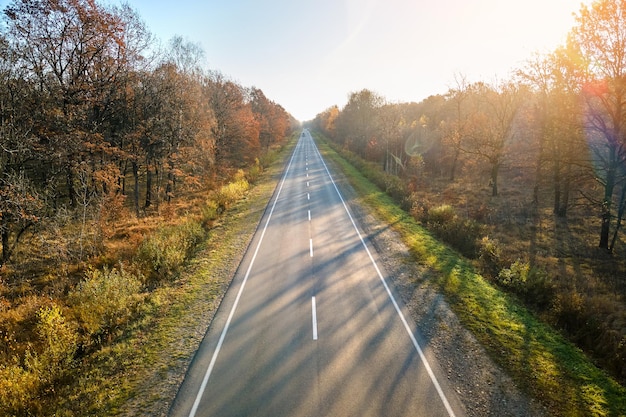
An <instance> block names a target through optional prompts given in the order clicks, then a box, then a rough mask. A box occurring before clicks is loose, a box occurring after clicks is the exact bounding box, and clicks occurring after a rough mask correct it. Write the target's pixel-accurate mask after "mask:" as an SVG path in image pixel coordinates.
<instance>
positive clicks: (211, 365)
mask: <svg viewBox="0 0 626 417" xmlns="http://www.w3.org/2000/svg"><path fill="white" fill-rule="evenodd" d="M300 143H301V142H298V145H297V146H296V149H294V152H293V155H291V159H290V160H289V164H288V165H287V168H286V169H285V174H284V175H283V179H282V181H281V182H280V187H279V188H278V192H277V193H276V198H274V203H273V204H272V208H271V209H270V212H269V214H268V216H267V220H266V222H265V226H264V227H263V232H261V237H260V238H259V243H258V244H257V246H256V249H255V251H254V254H253V255H252V259H251V260H250V265H248V270H247V271H246V275H245V276H244V278H243V281H242V282H241V287H239V291H238V292H237V297H235V302H234V303H233V306H232V308H231V309H230V314H229V315H228V319H227V320H226V324H225V325H224V329H223V330H222V334H221V335H220V338H219V340H218V342H217V346H216V347H215V351H214V352H213V357H212V358H211V363H209V367H208V368H207V370H206V373H205V374H204V379H203V380H202V384H201V385H200V389H199V390H198V394H197V395H196V400H195V401H194V403H193V406H192V407H191V411H190V412H189V417H195V415H196V412H197V411H198V407H199V406H200V400H201V399H202V395H203V394H204V390H205V389H206V386H207V384H208V382H209V377H210V376H211V372H213V368H214V366H215V362H216V361H217V355H218V354H219V353H220V350H221V349H222V345H223V344H224V339H225V338H226V333H227V332H228V328H229V327H230V322H231V321H232V319H233V316H234V315H235V310H236V309H237V305H238V304H239V300H240V298H241V294H242V293H243V288H244V287H245V286H246V282H248V278H249V277H250V271H252V265H254V261H255V260H256V257H257V255H258V253H259V248H260V247H261V243H262V242H263V237H264V236H265V232H266V231H267V226H268V225H269V223H270V220H271V218H272V214H273V213H274V208H276V202H277V201H278V197H279V196H280V193H281V191H282V190H283V185H284V184H285V180H286V179H287V174H288V173H289V170H290V168H291V163H292V162H293V160H294V157H295V155H296V153H298V152H297V151H298V148H300Z"/></svg>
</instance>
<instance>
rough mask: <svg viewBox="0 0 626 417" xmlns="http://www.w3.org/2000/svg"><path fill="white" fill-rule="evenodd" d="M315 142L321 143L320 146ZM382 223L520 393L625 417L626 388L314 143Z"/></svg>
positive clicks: (568, 411)
mask: <svg viewBox="0 0 626 417" xmlns="http://www.w3.org/2000/svg"><path fill="white" fill-rule="evenodd" d="M319 142H320V141H318V143H319ZM319 147H320V151H321V152H322V153H323V154H324V156H325V158H327V159H329V160H332V161H334V162H335V163H336V164H337V165H338V166H339V167H340V168H341V169H342V171H343V172H344V173H345V175H346V176H347V177H348V179H349V181H350V184H351V185H352V186H353V187H354V189H355V190H356V191H357V192H358V194H359V195H360V198H359V199H360V202H361V203H364V204H365V205H366V206H368V207H369V208H370V209H372V210H373V211H374V212H375V213H376V215H377V217H378V218H379V220H380V221H381V222H384V223H387V224H389V225H392V227H393V228H394V229H395V230H396V231H397V232H398V233H399V234H400V236H401V237H402V239H403V240H404V242H405V244H407V246H408V247H409V248H410V250H411V252H412V254H413V256H414V258H415V260H416V262H419V263H420V264H423V265H425V266H427V267H428V268H429V269H430V270H431V271H433V272H434V274H432V275H433V276H434V277H435V278H434V279H435V280H436V284H437V285H438V286H439V288H440V289H441V291H442V292H443V293H444V294H445V295H446V298H447V300H448V302H449V303H450V305H451V306H452V308H453V309H454V311H455V312H456V314H457V315H458V316H459V318H460V319H461V321H462V322H463V324H464V325H465V326H466V327H467V328H468V329H469V330H471V331H472V333H473V334H474V335H475V336H476V337H477V339H478V340H479V341H480V342H481V343H482V344H483V345H484V346H485V348H486V349H487V351H488V352H489V353H490V355H491V356H492V358H493V359H494V360H495V361H496V362H497V363H499V364H500V365H501V366H502V367H503V368H504V369H505V370H506V371H507V372H508V373H509V374H510V375H511V376H512V377H513V378H514V380H515V381H516V382H517V383H518V384H519V386H520V387H521V388H523V389H524V390H525V391H526V392H528V393H530V394H531V395H532V396H534V397H536V398H538V399H539V400H541V401H542V402H543V404H545V405H546V407H548V409H549V410H550V413H551V414H552V415H559V416H626V389H625V388H624V387H623V386H621V385H619V384H618V383H617V382H616V381H615V380H613V379H611V378H610V377H609V376H607V374H606V373H604V372H603V371H601V370H600V369H598V368H597V367H595V366H594V365H593V363H591V362H590V361H589V359H588V358H587V357H586V356H585V355H584V353H583V352H581V351H580V350H579V349H577V348H576V347H575V346H573V345H572V344H571V343H569V342H568V341H567V340H566V339H565V338H563V337H562V336H561V335H560V334H559V333H558V332H556V331H554V330H553V329H552V328H550V327H549V326H547V325H545V324H543V323H542V322H541V321H540V320H539V319H537V318H536V317H535V316H533V314H531V313H530V312H529V311H528V310H526V309H525V308H523V307H522V306H521V305H519V304H518V303H517V302H516V301H515V300H514V299H512V298H510V297H509V296H507V295H506V294H505V293H503V292H501V291H499V290H498V289H496V288H495V287H493V286H492V285H490V284H489V283H488V282H487V281H486V280H485V279H484V278H483V277H482V276H481V275H479V274H478V273H477V272H476V270H475V269H474V267H473V265H472V264H471V263H470V262H469V261H468V260H466V259H465V258H463V257H461V256H460V255H458V254H457V253H456V252H454V251H453V250H451V249H449V248H448V247H447V246H445V245H444V244H443V243H441V242H439V241H437V240H436V239H435V238H434V237H433V236H432V235H431V234H430V233H429V232H428V231H427V230H425V229H424V228H423V227H421V226H420V225H419V224H418V223H417V222H416V221H415V220H414V219H413V218H412V217H411V216H409V215H408V214H407V213H406V212H405V211H403V210H402V209H400V208H399V207H398V206H397V205H396V204H395V203H394V202H393V201H392V199H391V198H390V197H389V196H388V195H387V194H385V193H384V192H382V191H381V190H380V189H379V188H377V187H376V186H375V185H374V184H372V183H371V182H370V181H368V180H367V179H366V178H365V177H364V176H363V175H361V173H360V172H359V171H357V170H356V169H355V168H354V167H353V166H352V165H350V164H349V163H348V162H347V161H346V160H345V159H343V158H342V157H341V156H340V155H338V154H337V153H336V152H334V151H333V150H332V149H331V148H330V147H329V146H327V145H325V144H324V143H323V141H322V143H319Z"/></svg>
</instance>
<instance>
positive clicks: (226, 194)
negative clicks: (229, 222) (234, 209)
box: [215, 169, 250, 209]
mask: <svg viewBox="0 0 626 417" xmlns="http://www.w3.org/2000/svg"><path fill="white" fill-rule="evenodd" d="M249 189H250V183H248V180H247V179H246V174H245V173H244V172H243V170H241V169H240V170H239V171H237V173H236V174H235V177H234V178H233V181H231V182H229V183H228V184H226V185H223V186H222V187H220V189H219V190H218V191H217V193H216V194H215V201H216V202H217V204H218V206H219V207H222V209H226V208H228V207H229V206H230V205H231V204H232V203H234V202H235V201H237V200H240V199H241V198H242V197H243V196H244V195H245V193H246V192H247V191H248V190H249Z"/></svg>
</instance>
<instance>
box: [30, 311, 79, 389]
mask: <svg viewBox="0 0 626 417" xmlns="http://www.w3.org/2000/svg"><path fill="white" fill-rule="evenodd" d="M36 331H37V336H38V339H39V340H38V342H39V349H37V350H29V351H27V352H26V360H25V363H26V366H27V368H28V369H29V370H30V371H31V372H33V373H34V374H35V375H36V376H37V378H38V379H39V380H40V381H42V382H44V383H51V382H53V381H54V380H55V379H57V378H60V377H61V376H62V375H63V374H64V373H65V372H67V370H68V369H70V367H71V364H72V361H73V359H74V353H75V352H76V347H77V342H78V335H77V333H76V330H75V328H74V327H73V326H72V325H71V323H68V322H67V321H66V320H65V317H63V314H62V313H61V310H60V309H59V307H57V306H56V305H53V306H51V307H44V308H42V309H41V310H39V313H38V314H37V326H36Z"/></svg>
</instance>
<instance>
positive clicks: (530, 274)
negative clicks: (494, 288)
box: [496, 259, 555, 307]
mask: <svg viewBox="0 0 626 417" xmlns="http://www.w3.org/2000/svg"><path fill="white" fill-rule="evenodd" d="M496 282H497V283H498V284H499V285H500V286H501V287H503V288H505V289H507V290H509V291H512V292H514V293H515V294H517V295H519V296H521V297H523V298H524V299H525V300H526V302H528V303H530V304H534V305H537V306H541V307H546V306H548V305H550V304H551V303H552V301H553V298H554V293H555V286H554V284H553V283H552V281H551V280H550V279H549V277H548V274H547V273H546V272H545V271H543V270H541V269H538V268H535V267H532V266H530V264H529V263H528V262H524V261H521V260H519V259H518V260H516V261H515V262H513V263H512V264H511V266H510V267H508V268H504V269H502V270H501V271H500V272H499V273H498V275H497V276H496Z"/></svg>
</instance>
